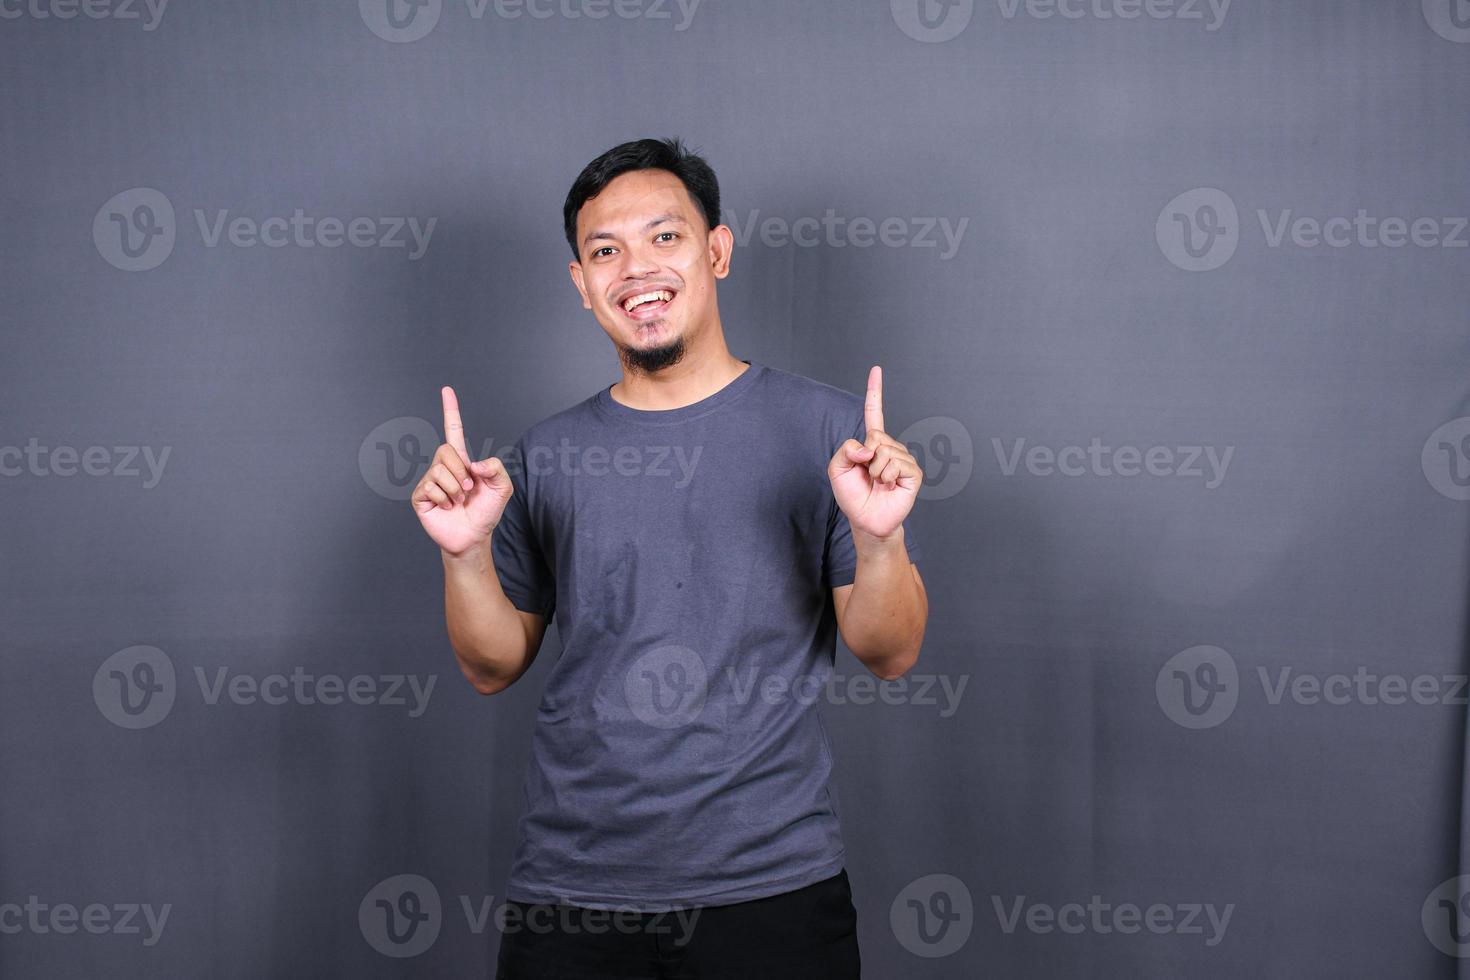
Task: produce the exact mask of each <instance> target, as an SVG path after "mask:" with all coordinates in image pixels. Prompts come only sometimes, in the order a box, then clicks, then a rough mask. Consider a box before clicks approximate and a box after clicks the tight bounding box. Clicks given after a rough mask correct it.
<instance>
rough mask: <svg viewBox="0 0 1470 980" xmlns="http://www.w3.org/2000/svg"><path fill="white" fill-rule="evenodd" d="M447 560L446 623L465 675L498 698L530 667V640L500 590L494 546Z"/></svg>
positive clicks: (471, 681)
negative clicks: (493, 554) (491, 548)
mask: <svg viewBox="0 0 1470 980" xmlns="http://www.w3.org/2000/svg"><path fill="white" fill-rule="evenodd" d="M440 555H441V556H442V558H443V560H444V619H445V623H446V624H447V626H448V628H449V643H450V645H451V646H452V647H453V648H454V655H455V657H456V658H457V659H458V660H459V666H460V670H462V671H463V672H464V675H465V677H466V678H467V679H468V680H469V682H470V683H471V684H472V685H474V688H475V690H477V691H479V692H480V693H481V694H494V693H496V692H497V691H500V690H503V689H504V688H505V687H507V686H509V685H510V684H511V682H513V681H514V680H515V679H516V678H518V677H520V676H521V674H523V673H524V672H525V670H526V667H527V666H528V662H527V661H528V646H529V644H528V640H527V637H526V631H525V628H524V626H523V625H522V622H521V617H520V614H519V613H518V611H517V610H516V607H515V606H514V605H513V604H512V603H511V601H510V599H509V598H507V597H506V595H505V592H504V590H502V589H501V587H500V578H499V576H497V575H496V574H495V565H494V563H493V561H492V559H491V554H490V542H489V541H486V542H485V544H484V545H483V546H481V547H477V548H472V549H470V550H469V551H466V552H464V553H463V554H460V555H451V554H449V553H448V552H445V551H442V550H441V552H440Z"/></svg>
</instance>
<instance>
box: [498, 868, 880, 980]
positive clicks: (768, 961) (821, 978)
mask: <svg viewBox="0 0 1470 980" xmlns="http://www.w3.org/2000/svg"><path fill="white" fill-rule="evenodd" d="M505 904H506V906H507V907H506V908H505V910H504V913H503V914H504V915H505V919H504V923H503V926H502V929H501V938H500V957H499V959H498V961H497V966H496V974H495V976H496V980H624V978H626V980H634V978H638V980H665V978H667V980H685V978H689V980H693V978H701V980H704V978H721V980H725V978H729V980H734V978H740V980H749V978H751V977H756V978H759V980H780V978H783V977H792V978H797V977H800V978H803V980H858V978H859V977H860V976H861V972H860V967H859V962H858V945H857V912H856V910H855V909H854V908H853V905H852V888H851V887H850V885H849V883H848V880H847V871H846V869H844V870H842V871H839V872H838V873H837V874H835V875H833V876H832V877H831V878H828V879H826V880H825V881H819V882H816V883H815V884H811V885H807V886H806V887H805V888H798V889H797V890H795V891H790V892H785V893H784V894H781V895H771V896H769V897H767V898H757V899H753V900H751V901H748V902H736V903H735V904H733V905H712V906H706V907H703V908H698V909H686V910H684V911H683V912H612V911H600V912H599V911H594V910H591V909H584V908H579V907H576V906H571V905H528V904H526V903H523V902H516V901H511V900H507V901H506V903H505Z"/></svg>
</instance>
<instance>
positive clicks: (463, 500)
mask: <svg viewBox="0 0 1470 980" xmlns="http://www.w3.org/2000/svg"><path fill="white" fill-rule="evenodd" d="M440 394H442V395H443V396H444V439H445V441H444V443H443V445H441V446H440V447H439V448H438V450H437V451H436V452H435V453H434V461H433V462H432V463H431V464H430V465H429V471H428V472H427V473H425V474H424V478H423V479H422V480H420V481H419V484H418V486H416V487H414V489H413V494H412V495H411V496H410V497H409V501H410V503H412V504H413V509H414V513H416V514H418V515H419V523H421V524H423V526H424V530H425V531H427V532H429V537H431V538H433V539H434V543H435V544H437V545H438V546H439V548H440V549H441V550H442V551H444V552H446V553H448V554H450V555H455V556H458V555H462V554H464V553H465V552H467V551H469V550H471V549H472V548H476V547H480V546H482V545H485V544H487V543H488V542H489V540H490V532H491V531H493V530H495V525H497V524H499V523H500V515H501V514H503V513H505V505H506V503H507V502H508V501H509V500H510V496H511V493H512V487H511V483H510V475H509V474H508V473H506V471H505V464H504V463H502V462H501V461H500V460H499V459H497V458H496V457H494V456H491V457H489V458H487V459H482V460H478V461H473V460H471V459H470V454H469V451H468V450H467V449H466V448H465V441H464V423H463V422H461V421H460V418H459V401H458V400H457V399H456V398H455V397H454V389H453V388H450V387H448V386H445V387H444V389H443V390H442V391H441V392H440Z"/></svg>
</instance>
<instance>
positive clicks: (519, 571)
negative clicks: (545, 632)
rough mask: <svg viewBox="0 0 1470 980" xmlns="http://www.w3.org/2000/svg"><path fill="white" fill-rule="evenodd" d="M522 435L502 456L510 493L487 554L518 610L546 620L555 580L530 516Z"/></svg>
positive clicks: (531, 507)
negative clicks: (506, 455) (505, 456)
mask: <svg viewBox="0 0 1470 980" xmlns="http://www.w3.org/2000/svg"><path fill="white" fill-rule="evenodd" d="M524 459H525V444H524V438H523V439H522V441H520V442H517V443H516V446H515V456H514V458H513V459H508V460H502V462H504V463H505V468H506V472H507V473H508V474H509V475H510V482H511V487H512V488H513V491H514V492H513V493H512V494H511V497H510V500H509V501H508V502H507V503H506V505H505V512H504V513H503V514H502V515H501V517H500V523H499V524H497V525H496V526H495V530H494V531H493V532H492V533H491V536H490V555H491V558H492V559H493V560H494V562H495V574H496V576H497V577H498V578H499V579H500V588H501V591H503V592H504V593H505V597H506V598H507V599H509V600H510V601H511V605H513V606H515V607H516V608H517V609H519V610H521V611H522V612H529V613H539V614H540V615H541V616H542V617H544V618H545V619H546V621H547V622H548V623H549V622H551V618H552V616H553V615H554V613H555V610H556V580H555V579H554V578H553V576H552V574H551V569H550V567H549V565H548V564H547V561H546V556H545V554H544V553H543V549H542V546H541V539H540V537H539V536H538V535H537V534H536V528H535V526H534V523H533V521H532V519H531V515H532V514H533V513H534V512H535V509H536V508H535V506H534V503H533V501H532V500H531V499H530V493H529V491H528V488H527V484H526V477H525V467H524V466H523V465H521V461H522V460H524Z"/></svg>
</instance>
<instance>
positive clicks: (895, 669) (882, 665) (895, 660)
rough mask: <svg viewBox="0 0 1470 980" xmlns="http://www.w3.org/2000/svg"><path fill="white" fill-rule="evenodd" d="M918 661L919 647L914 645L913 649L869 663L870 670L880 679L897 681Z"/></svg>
mask: <svg viewBox="0 0 1470 980" xmlns="http://www.w3.org/2000/svg"><path fill="white" fill-rule="evenodd" d="M918 662H919V648H918V647H914V648H912V649H911V650H905V651H903V652H901V653H897V654H894V655H893V656H890V657H886V658H884V659H883V660H879V661H874V662H871V663H869V664H868V670H869V671H871V672H872V673H873V675H874V676H876V677H877V678H878V679H880V680H885V681H896V680H898V679H899V678H900V677H902V676H903V675H904V674H907V673H908V672H909V671H910V670H913V668H914V664H916V663H918Z"/></svg>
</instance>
